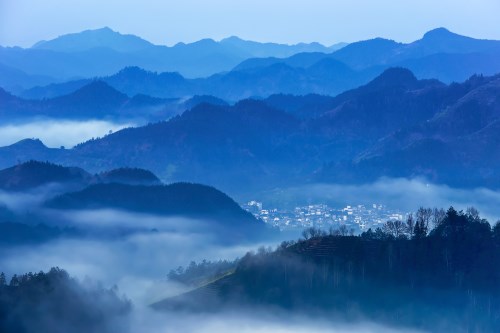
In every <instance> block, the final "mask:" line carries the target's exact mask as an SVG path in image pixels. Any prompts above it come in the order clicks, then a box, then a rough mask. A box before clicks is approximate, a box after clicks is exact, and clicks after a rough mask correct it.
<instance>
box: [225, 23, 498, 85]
mask: <svg viewBox="0 0 500 333" xmlns="http://www.w3.org/2000/svg"><path fill="white" fill-rule="evenodd" d="M499 53H500V42H499V41H493V40H480V39H474V38H470V37H465V36H461V35H458V34H455V33H452V32H450V31H448V30H447V29H444V28H438V29H435V30H432V31H429V32H428V33H426V34H425V35H424V36H423V38H422V39H420V40H417V41H415V42H412V43H409V44H404V43H397V42H395V41H392V40H387V39H383V38H376V39H371V40H366V41H360V42H356V43H352V44H349V45H347V46H346V47H344V48H342V49H340V50H338V51H336V52H333V53H331V54H313V53H309V54H297V55H294V56H292V57H289V58H286V59H276V58H264V59H248V60H246V61H244V62H243V63H241V64H240V65H238V66H237V67H236V68H235V69H236V70H248V69H254V70H255V69H256V68H265V67H268V66H270V65H271V64H272V65H275V64H278V63H281V64H286V65H289V66H293V67H300V68H307V67H309V66H311V65H313V64H314V63H317V62H318V61H321V60H324V59H332V60H336V61H339V62H341V63H343V64H344V65H345V66H348V67H349V68H351V69H352V70H358V71H359V70H367V69H372V70H375V69H376V68H382V69H383V68H388V67H394V66H401V67H406V68H409V69H410V70H412V71H413V72H414V73H415V75H416V76H417V77H419V78H436V79H439V80H441V81H443V82H447V83H449V82H452V81H463V80H465V79H467V78H468V77H470V76H471V75H473V74H484V75H492V74H496V73H498V72H500V62H499V61H498V55H499Z"/></svg>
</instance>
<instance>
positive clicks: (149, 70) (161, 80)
mask: <svg viewBox="0 0 500 333" xmlns="http://www.w3.org/2000/svg"><path fill="white" fill-rule="evenodd" d="M342 46H343V47H342ZM340 47H342V48H340ZM338 48H340V49H338ZM499 54H500V42H499V41H494V40H479V39H473V38H470V37H465V36H460V35H458V34H454V33H452V32H450V31H448V30H446V29H444V28H439V29H435V30H432V31H430V32H428V33H426V34H425V35H424V36H423V38H421V39H420V40H417V41H415V42H412V43H408V44H404V43H397V42H395V41H392V40H387V39H382V38H376V39H372V40H366V41H360V42H356V43H352V44H349V45H347V46H345V45H338V46H335V47H324V46H321V45H320V44H316V43H312V44H297V45H291V46H289V45H282V44H273V43H255V42H249V41H243V40H241V39H239V38H237V37H230V38H227V39H224V40H222V41H220V42H215V41H213V40H209V39H207V40H201V41H198V42H195V43H192V44H183V43H179V44H177V45H175V46H173V47H166V46H157V45H153V44H151V43H149V42H147V41H145V40H142V39H140V38H139V37H136V36H131V35H121V34H119V33H117V32H114V31H112V30H110V29H109V28H104V29H99V30H89V31H84V32H82V33H78V34H70V35H65V36H61V37H59V38H56V39H54V40H52V41H46V42H40V43H38V44H36V45H35V46H33V47H32V48H29V49H21V48H0V59H2V61H1V64H0V70H3V71H6V72H8V73H11V75H12V76H10V75H9V76H6V77H4V78H3V79H2V80H0V85H1V86H3V87H4V88H5V89H7V90H8V91H11V92H13V93H15V94H18V95H22V96H24V97H27V98H43V97H45V98H49V97H55V96H59V95H61V94H68V93H70V92H73V91H74V90H76V89H78V88H80V87H82V86H83V85H84V84H86V83H88V82H89V81H88V80H81V79H78V80H76V81H74V80H71V82H67V83H64V82H61V81H68V80H70V79H72V78H75V77H79V78H82V77H87V78H95V77H96V76H97V77H100V78H101V79H102V80H104V81H106V82H107V83H108V84H110V85H111V86H113V87H114V88H116V89H117V90H119V91H121V92H123V93H126V94H129V95H134V94H137V93H141V94H145V95H152V96H155V97H169V98H172V97H176V98H178V97H184V96H192V95H196V94H198V95H214V96H217V97H219V98H222V99H226V100H233V101H236V100H240V99H242V98H248V97H255V96H261V97H266V96H269V95H271V94H277V93H288V94H309V93H317V94H329V95H335V94H338V93H340V92H342V91H345V90H347V89H352V88H354V87H356V86H359V85H361V84H365V83H367V82H368V81H369V80H371V79H373V78H374V77H376V76H377V75H379V74H380V73H381V72H383V70H384V69H387V68H389V67H395V66H400V67H406V68H409V69H410V70H412V71H413V72H414V73H415V75H416V76H417V77H418V78H436V79H438V80H440V81H443V82H446V83H450V82H452V81H457V82H458V81H463V80H465V79H467V78H468V77H470V76H471V75H473V74H483V75H493V74H496V73H498V72H500V62H499V61H498V58H499ZM126 67H141V68H144V69H145V71H144V72H143V73H140V72H138V71H135V72H132V71H124V72H121V73H118V72H119V71H120V70H122V69H123V68H126ZM157 72H158V73H162V74H157ZM113 73H118V74H116V75H115V74H113ZM179 73H180V74H179ZM217 73H218V74H217ZM215 74H216V75H215ZM137 75H139V76H137ZM141 75H142V76H141ZM9 77H12V80H10V79H9ZM193 77H196V78H201V77H204V79H203V80H201V81H200V80H191V79H190V78H193ZM51 78H52V79H51ZM50 80H52V83H54V84H55V83H60V85H56V86H48V87H43V88H40V87H38V88H36V89H31V88H34V87H35V86H43V85H47V84H46V83H47V82H50Z"/></svg>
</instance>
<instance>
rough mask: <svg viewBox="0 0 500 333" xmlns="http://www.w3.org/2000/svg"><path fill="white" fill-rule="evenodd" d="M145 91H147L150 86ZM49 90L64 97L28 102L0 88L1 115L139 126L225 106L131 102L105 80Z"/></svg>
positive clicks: (146, 99)
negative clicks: (189, 111) (195, 109)
mask: <svg viewBox="0 0 500 333" xmlns="http://www.w3.org/2000/svg"><path fill="white" fill-rule="evenodd" d="M130 71H134V69H130ZM117 76H118V77H113V78H110V80H109V81H111V82H113V81H115V82H117V80H119V78H123V74H120V73H119V74H118V75H117ZM161 77H163V76H162V75H160V78H159V80H162V79H161ZM131 80H133V78H131ZM140 83H141V81H137V84H133V85H134V86H136V87H138V86H139V84H140ZM119 85H120V86H121V87H123V86H124V85H127V81H126V80H122V81H120V84H119ZM143 87H147V84H145V85H144V86H143ZM72 88H76V90H75V91H72V92H69V93H66V92H67V91H69V90H72ZM47 89H48V90H47V91H48V95H52V92H54V91H57V92H58V93H64V94H63V95H60V96H56V97H51V98H47V97H46V96H44V97H43V98H41V99H26V98H20V97H17V96H14V95H12V94H10V93H9V92H7V91H5V90H3V89H1V88H0V102H2V106H3V108H2V109H1V110H0V113H1V114H2V116H3V117H4V119H5V120H14V121H15V120H22V119H30V118H33V117H46V118H52V119H113V120H121V121H127V120H134V121H135V122H139V123H140V122H141V121H142V122H152V121H158V120H165V119H169V118H171V117H173V116H175V115H177V114H179V113H182V112H183V111H184V110H186V109H188V108H191V107H194V106H196V105H198V104H200V103H204V102H206V101H210V102H212V103H215V104H217V103H218V104H224V103H225V102H224V101H222V100H220V99H217V98H215V97H213V96H193V97H192V98H189V99H185V98H184V99H179V98H159V97H151V96H149V95H145V94H141V93H138V94H134V95H132V96H133V97H131V98H130V97H128V96H127V95H125V94H123V93H121V92H120V91H118V90H116V89H115V88H113V87H112V86H110V85H109V84H108V83H106V82H104V81H102V80H78V81H74V82H69V83H67V84H62V85H51V86H49V87H47ZM132 92H133V91H132ZM34 94H36V92H34ZM31 95H33V94H31ZM31 97H32V96H31Z"/></svg>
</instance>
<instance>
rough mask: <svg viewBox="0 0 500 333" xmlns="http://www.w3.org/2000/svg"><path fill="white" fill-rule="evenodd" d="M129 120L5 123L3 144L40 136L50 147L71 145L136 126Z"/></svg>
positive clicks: (0, 142) (0, 128)
mask: <svg viewBox="0 0 500 333" xmlns="http://www.w3.org/2000/svg"><path fill="white" fill-rule="evenodd" d="M134 125H135V124H133V123H128V122H112V121H105V120H82V121H77V120H50V119H45V120H36V121H31V122H20V123H11V124H2V125H1V126H0V146H7V145H11V144H13V143H16V142H18V141H20V140H23V139H27V138H30V139H31V138H36V139H40V140H41V141H42V142H43V143H44V144H45V145H46V146H47V147H50V148H59V147H61V146H65V147H66V148H71V147H73V146H75V145H76V144H78V143H81V142H84V141H87V140H90V139H92V138H97V137H103V136H104V135H106V134H109V133H110V132H116V131H119V130H121V129H123V128H127V127H131V126H134Z"/></svg>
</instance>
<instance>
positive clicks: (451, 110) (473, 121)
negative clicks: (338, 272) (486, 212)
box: [319, 76, 500, 187]
mask: <svg viewBox="0 0 500 333" xmlns="http://www.w3.org/2000/svg"><path fill="white" fill-rule="evenodd" d="M444 92H446V93H448V94H449V95H455V98H453V100H452V101H450V103H449V104H448V105H443V107H442V108H440V110H439V112H437V113H435V114H434V115H433V116H431V117H428V119H427V120H425V121H421V122H420V123H419V124H418V125H416V126H412V127H408V128H402V129H399V130H396V131H394V133H391V134H390V135H388V136H387V137H385V138H383V139H382V140H381V141H380V142H378V143H377V144H376V145H374V146H372V147H370V148H369V149H367V150H366V151H364V152H363V153H361V154H359V155H358V156H357V157H356V158H355V159H354V160H353V161H351V162H349V163H346V164H344V165H338V164H331V165H330V166H328V167H327V168H326V169H325V170H323V171H322V173H321V175H320V177H319V178H320V179H324V180H326V179H328V180H329V181H340V180H341V179H342V180H343V181H347V182H351V181H356V182H366V181H371V180H374V179H376V178H378V177H381V176H388V177H409V176H423V177H426V178H427V179H429V180H430V181H433V182H437V183H443V184H448V185H453V186H467V187H471V186H488V187H497V186H500V177H499V175H498V173H497V172H496V170H497V169H498V167H500V151H499V150H498V147H497V145H496V144H495V142H496V140H498V139H500V137H499V136H498V134H497V133H498V132H497V129H498V128H499V124H500V121H499V120H500V94H499V92H500V77H499V76H495V77H481V76H476V77H472V78H471V79H470V80H468V81H466V82H465V83H463V84H461V85H459V84H453V85H450V86H449V87H447V88H446V89H445V91H444Z"/></svg>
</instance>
